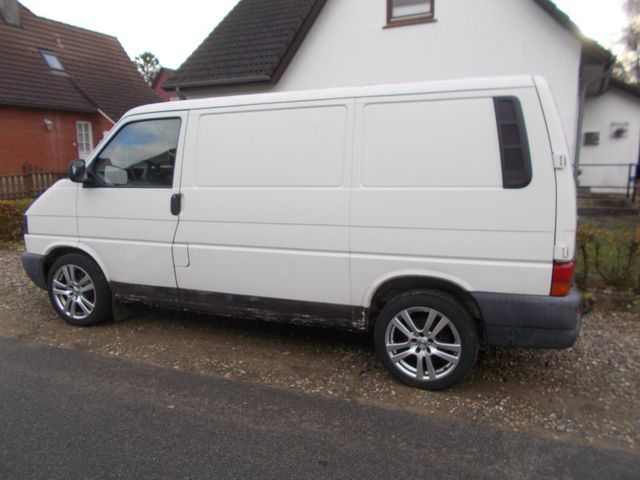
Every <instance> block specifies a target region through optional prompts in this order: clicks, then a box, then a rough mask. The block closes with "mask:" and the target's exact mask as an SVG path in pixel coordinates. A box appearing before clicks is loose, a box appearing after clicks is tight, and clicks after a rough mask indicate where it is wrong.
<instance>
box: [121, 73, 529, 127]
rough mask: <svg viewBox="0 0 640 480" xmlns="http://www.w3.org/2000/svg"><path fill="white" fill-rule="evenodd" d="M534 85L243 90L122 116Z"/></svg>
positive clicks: (474, 82) (493, 81)
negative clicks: (253, 91) (242, 92)
mask: <svg viewBox="0 0 640 480" xmlns="http://www.w3.org/2000/svg"><path fill="white" fill-rule="evenodd" d="M533 86H535V81H534V77H532V76H524V75H522V76H508V77H492V78H468V79H463V80H439V81H436V82H419V83H401V84H389V85H371V86H363V87H341V88H327V89H321V90H298V91H287V92H274V93H258V94H244V95H233V96H222V97H210V98H201V99H196V100H181V101H174V102H165V103H155V104H151V105H143V106H141V107H137V108H134V109H132V110H130V111H129V112H127V113H126V114H125V117H128V116H131V115H143V114H150V113H161V112H173V111H183V110H197V109H203V108H215V107H232V106H243V105H260V104H268V103H285V102H297V101H313V100H330V99H338V98H358V97H377V96H388V95H410V94H416V93H439V92H455V91H459V92H464V91H471V90H496V89H506V88H526V87H533Z"/></svg>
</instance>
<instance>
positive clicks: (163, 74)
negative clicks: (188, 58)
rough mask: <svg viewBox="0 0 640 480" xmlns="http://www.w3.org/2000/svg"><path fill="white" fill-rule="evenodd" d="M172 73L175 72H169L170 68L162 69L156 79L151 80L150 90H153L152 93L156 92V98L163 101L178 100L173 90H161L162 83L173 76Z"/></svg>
mask: <svg viewBox="0 0 640 480" xmlns="http://www.w3.org/2000/svg"><path fill="white" fill-rule="evenodd" d="M174 71H175V70H171V69H170V68H165V67H162V68H161V69H160V71H159V72H158V74H157V75H156V78H155V79H154V80H153V83H152V84H151V88H152V89H153V91H154V92H156V93H157V94H158V96H159V97H160V98H162V99H163V100H165V101H169V100H174V99H176V100H177V99H178V98H179V97H178V93H177V92H176V90H175V89H172V90H171V89H170V90H165V89H163V88H162V86H163V85H164V83H165V82H166V81H167V79H168V78H169V76H170V75H171V74H173V72H174Z"/></svg>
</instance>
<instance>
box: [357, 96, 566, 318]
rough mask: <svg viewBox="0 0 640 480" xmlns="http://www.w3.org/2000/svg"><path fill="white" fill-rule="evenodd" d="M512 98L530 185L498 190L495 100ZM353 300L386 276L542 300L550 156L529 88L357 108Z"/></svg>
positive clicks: (550, 220) (548, 260) (551, 188)
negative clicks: (519, 112)
mask: <svg viewBox="0 0 640 480" xmlns="http://www.w3.org/2000/svg"><path fill="white" fill-rule="evenodd" d="M505 96H513V97H516V98H518V99H519V101H520V103H521V105H522V109H523V113H524V120H525V124H526V129H527V135H528V138H529V146H530V151H531V158H532V168H533V177H532V181H531V183H530V184H529V185H528V186H526V187H525V188H519V189H505V188H503V186H502V174H501V159H500V151H499V143H498V133H497V123H496V116H495V110H494V106H493V105H494V104H493V98H494V97H505ZM356 106H357V107H356V131H355V158H354V169H353V171H354V175H353V193H352V207H351V212H352V235H351V251H352V257H351V274H352V295H353V298H352V302H353V303H354V305H363V306H368V305H369V302H370V301H371V296H372V295H373V292H374V291H375V288H376V286H377V285H380V284H381V283H383V282H384V281H385V280H388V279H389V278H394V277H402V276H409V275H411V276H413V275H423V276H431V277H436V278H439V279H445V280H448V281H450V282H453V283H456V284H458V285H459V286H461V287H462V288H464V289H466V290H468V291H471V292H474V291H479V292H496V293H521V294H531V295H548V294H549V287H550V282H551V271H552V260H553V243H554V228H555V194H554V192H555V181H554V174H553V164H552V157H551V149H550V145H549V141H548V136H547V134H546V127H545V122H544V118H543V115H542V111H541V108H540V104H539V101H538V99H537V95H536V92H535V89H533V88H518V89H511V90H500V91H493V92H492V91H490V90H485V91H480V92H462V93H450V94H434V95H412V96H406V97H372V98H361V99H358V100H357V102H356Z"/></svg>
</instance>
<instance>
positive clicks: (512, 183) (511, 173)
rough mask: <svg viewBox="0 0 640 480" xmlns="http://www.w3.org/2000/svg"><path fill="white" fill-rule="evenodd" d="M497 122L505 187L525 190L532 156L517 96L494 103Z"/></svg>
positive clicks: (497, 99)
mask: <svg viewBox="0 0 640 480" xmlns="http://www.w3.org/2000/svg"><path fill="white" fill-rule="evenodd" d="M493 103H494V105H495V109H496V119H497V121H498V139H499V142H500V155H501V159H502V185H503V187H504V188H524V187H526V186H527V185H529V183H531V176H532V173H531V154H530V152H529V141H528V139H527V131H526V128H525V125H524V116H523V115H522V107H521V106H520V101H519V100H518V99H517V98H515V97H496V98H494V100H493Z"/></svg>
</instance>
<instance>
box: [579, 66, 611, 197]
mask: <svg viewBox="0 0 640 480" xmlns="http://www.w3.org/2000/svg"><path fill="white" fill-rule="evenodd" d="M614 68H615V62H611V66H609V68H608V69H607V70H606V71H605V72H604V73H603V74H602V75H600V76H599V77H597V78H594V79H593V80H590V81H588V82H587V83H585V84H584V85H583V86H582V88H581V89H580V102H579V104H578V132H577V135H576V153H575V162H574V168H573V176H574V178H575V181H576V185H578V175H579V174H580V169H579V168H578V167H579V166H580V154H581V153H582V129H583V127H584V104H585V102H586V100H587V90H589V87H591V85H593V84H595V83H597V82H602V81H603V80H604V79H605V78H607V77H610V76H611V74H612V73H613V69H614Z"/></svg>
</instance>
